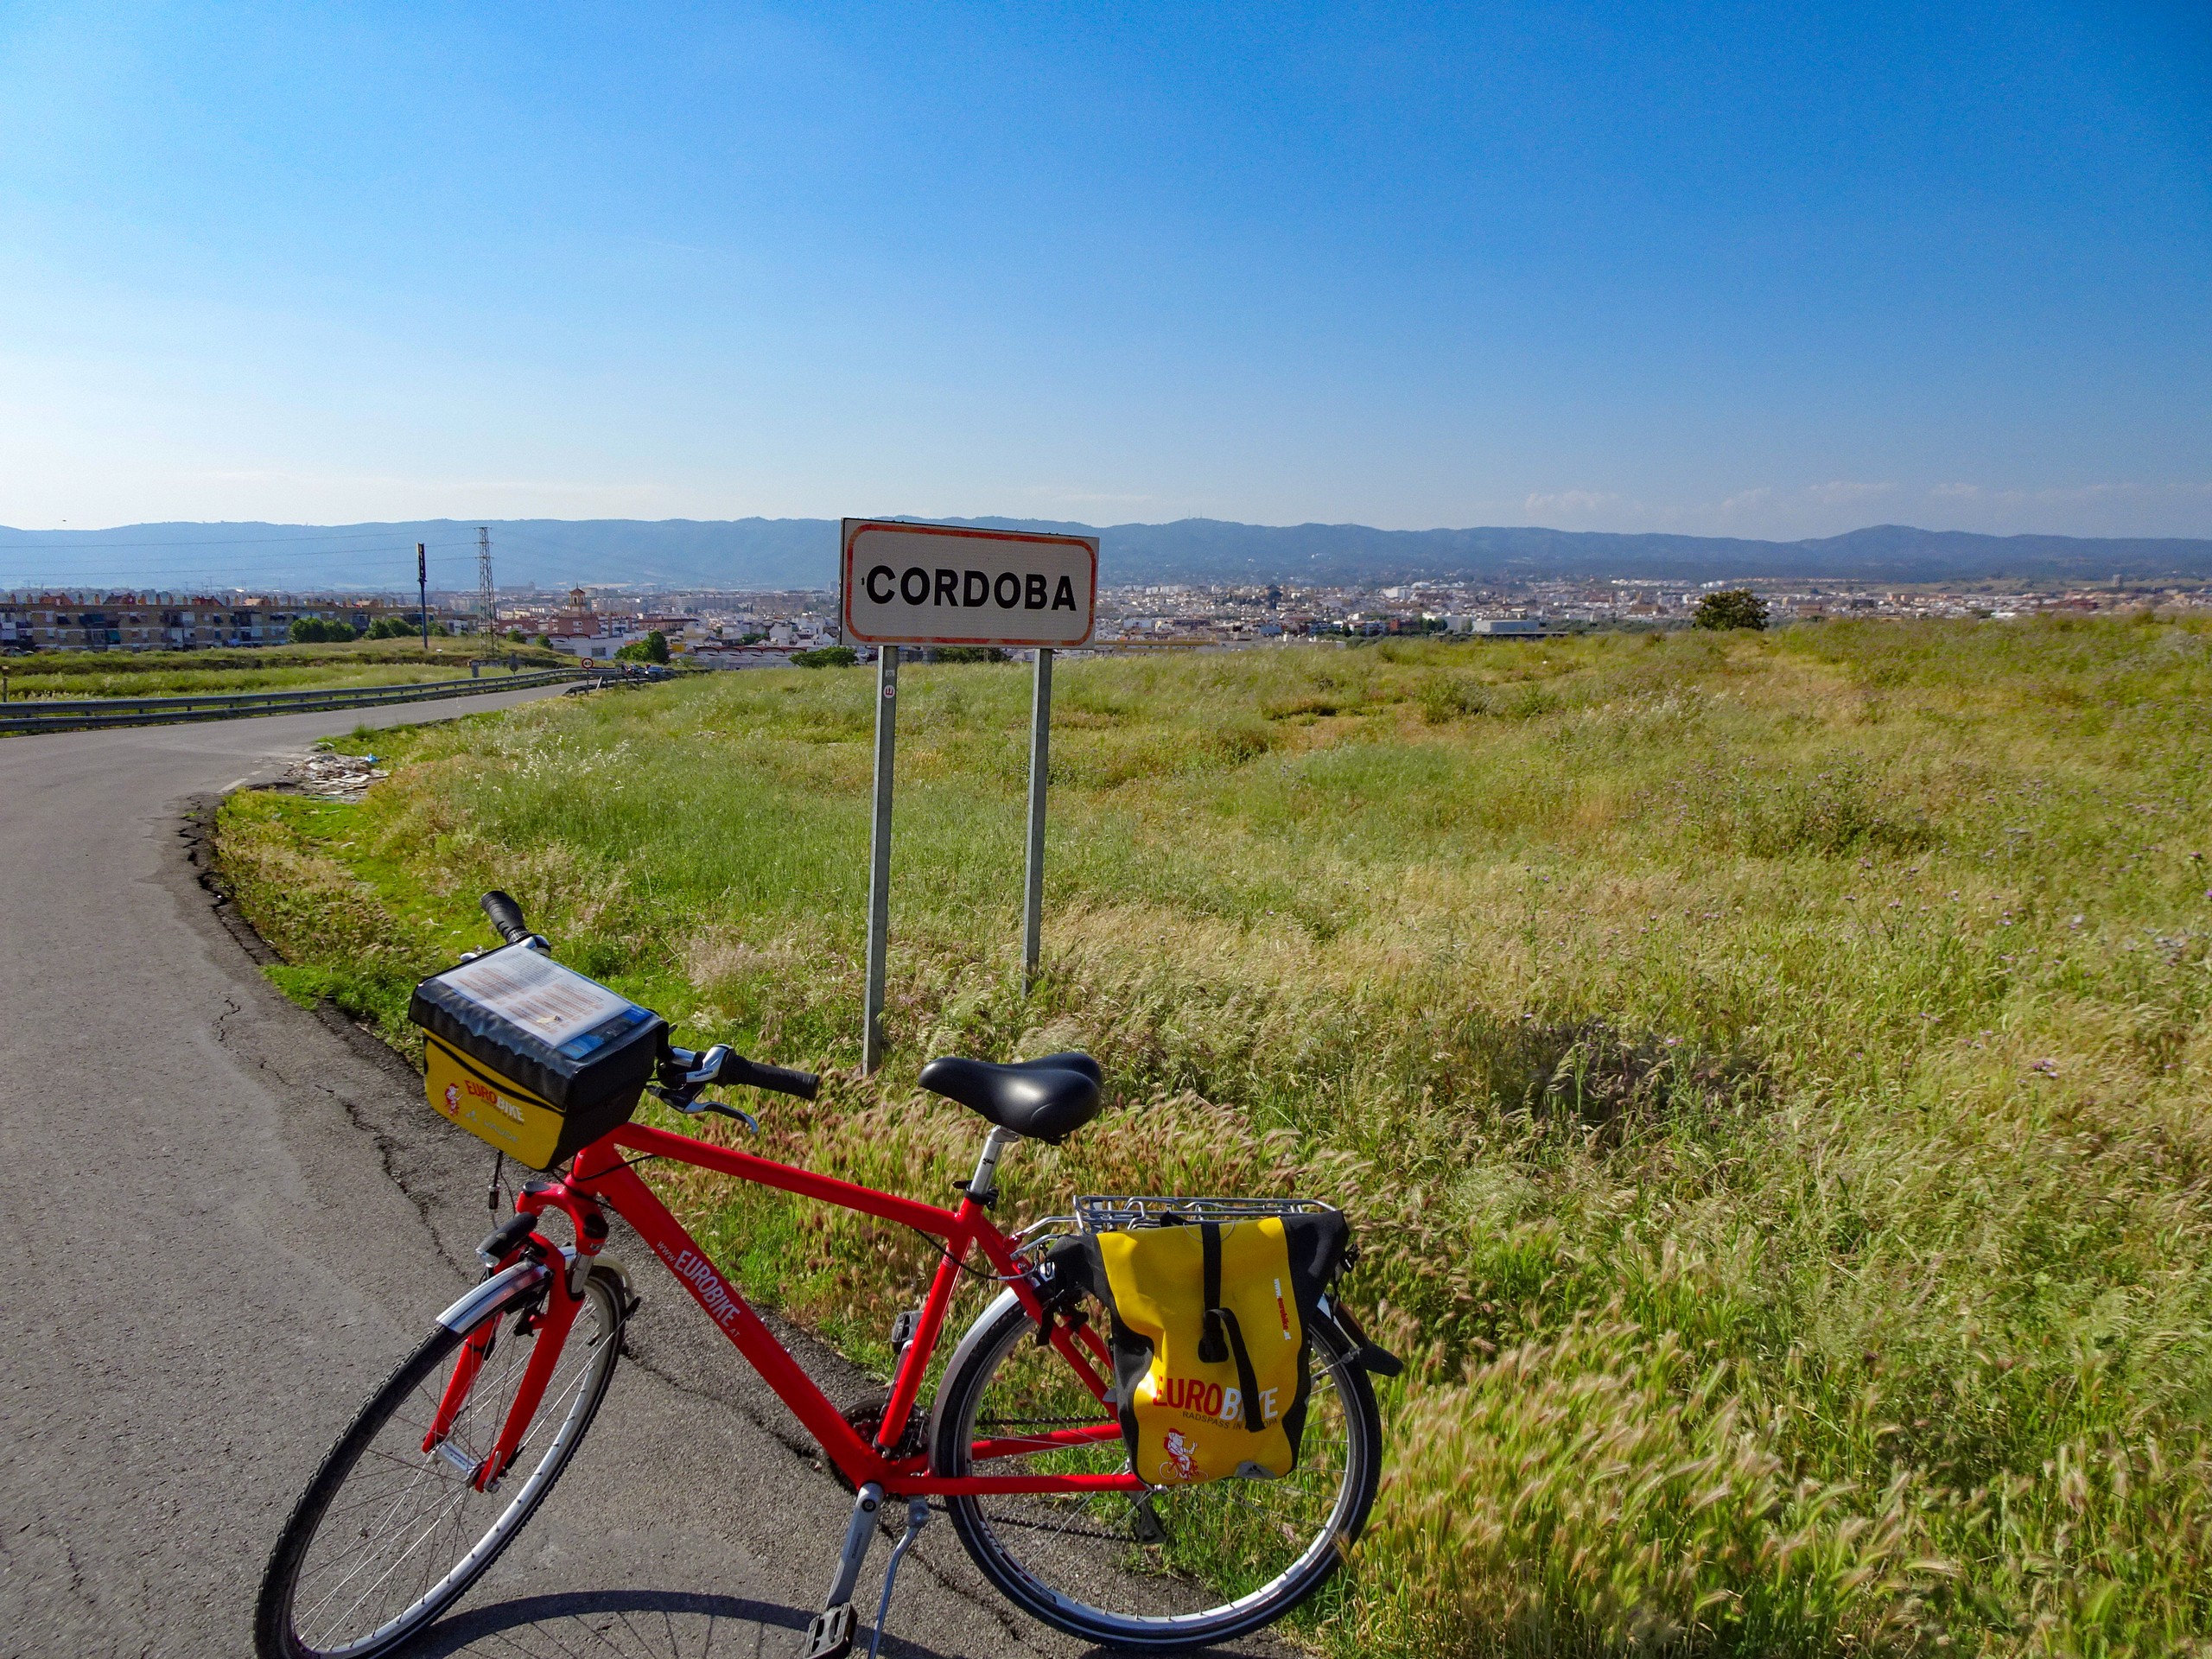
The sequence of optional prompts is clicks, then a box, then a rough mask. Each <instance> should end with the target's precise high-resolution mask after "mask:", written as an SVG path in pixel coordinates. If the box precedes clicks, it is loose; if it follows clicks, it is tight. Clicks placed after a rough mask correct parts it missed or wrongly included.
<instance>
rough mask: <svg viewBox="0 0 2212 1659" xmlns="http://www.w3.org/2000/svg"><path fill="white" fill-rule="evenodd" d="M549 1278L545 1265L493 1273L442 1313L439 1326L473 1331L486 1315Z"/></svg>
mask: <svg viewBox="0 0 2212 1659" xmlns="http://www.w3.org/2000/svg"><path fill="white" fill-rule="evenodd" d="M550 1277H552V1269H551V1268H548V1267H547V1266H546V1265H545V1264H544V1263H543V1262H516V1263H515V1264H514V1266H512V1268H507V1269H505V1271H504V1272H501V1273H495V1274H493V1275H492V1276H491V1277H490V1278H489V1279H486V1281H484V1282H483V1283H482V1284H480V1285H479V1286H477V1287H476V1288H475V1289H474V1290H472V1291H470V1292H469V1293H468V1294H467V1295H466V1296H463V1297H462V1298H461V1300H459V1301H457V1302H455V1303H454V1305H453V1306H451V1307H449V1308H448V1309H446V1311H445V1312H444V1313H441V1314H439V1315H438V1323H439V1324H440V1325H443V1326H444V1327H445V1328H446V1329H447V1330H448V1331H452V1332H468V1331H473V1330H474V1329H475V1328H476V1327H477V1325H480V1324H481V1323H482V1322H483V1319H484V1316H485V1315H486V1313H491V1312H493V1310H494V1309H495V1308H499V1307H501V1306H505V1304H506V1303H507V1302H509V1301H511V1300H513V1298H514V1297H515V1296H516V1295H517V1294H518V1293H520V1292H524V1291H530V1290H535V1289H537V1287H539V1286H540V1285H542V1284H543V1283H544V1282H545V1281H546V1280H548V1279H550Z"/></svg>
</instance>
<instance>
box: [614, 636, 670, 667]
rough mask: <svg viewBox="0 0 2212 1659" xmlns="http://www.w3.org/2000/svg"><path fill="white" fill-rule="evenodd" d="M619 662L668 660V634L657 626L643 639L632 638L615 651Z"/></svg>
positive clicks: (658, 661) (662, 661) (615, 658)
mask: <svg viewBox="0 0 2212 1659" xmlns="http://www.w3.org/2000/svg"><path fill="white" fill-rule="evenodd" d="M614 660H615V661H617V662H618V663H664V662H666V661H667V660H668V636H667V635H666V634H664V633H663V632H661V631H660V630H659V629H658V628H655V629H654V630H653V631H652V632H651V633H648V634H647V635H646V636H645V638H644V639H632V641H631V642H630V643H629V644H628V645H624V646H622V647H621V648H620V650H618V651H617V652H615V653H614Z"/></svg>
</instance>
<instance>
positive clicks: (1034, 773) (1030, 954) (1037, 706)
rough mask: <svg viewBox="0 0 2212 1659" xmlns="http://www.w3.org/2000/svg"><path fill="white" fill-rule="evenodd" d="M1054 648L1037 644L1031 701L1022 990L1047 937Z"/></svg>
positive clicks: (1033, 979) (1033, 980)
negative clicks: (1048, 784)
mask: <svg viewBox="0 0 2212 1659" xmlns="http://www.w3.org/2000/svg"><path fill="white" fill-rule="evenodd" d="M1051 771H1052V647H1051V646H1050V645H1039V646H1038V647H1037V680H1036V689H1035V690H1034V692H1033V694H1032V696H1031V698H1030V702H1029V868H1028V870H1027V876H1026V879H1025V880H1023V882H1022V884H1021V991H1022V995H1025V996H1027V995H1028V994H1029V988H1030V987H1031V986H1033V985H1034V984H1035V983H1036V982H1037V957H1038V955H1039V950H1040V949H1041V947H1042V945H1043V944H1044V938H1045V780H1046V776H1047V775H1048V774H1049V773H1050V772H1051Z"/></svg>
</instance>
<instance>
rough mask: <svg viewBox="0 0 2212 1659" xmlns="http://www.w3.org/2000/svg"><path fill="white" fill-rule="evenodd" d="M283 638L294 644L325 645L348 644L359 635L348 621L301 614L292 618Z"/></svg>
mask: <svg viewBox="0 0 2212 1659" xmlns="http://www.w3.org/2000/svg"><path fill="white" fill-rule="evenodd" d="M285 638H286V639H289V640H290V641H291V643H292V644H294V645H346V644H350V643H352V642H353V640H355V639H359V638H360V636H359V634H357V633H355V632H353V627H352V626H351V625H350V624H348V623H345V622H340V621H336V620H332V619H330V618H328V617H321V616H302V617H295V618H294V619H293V620H292V626H291V627H290V628H289V630H287V631H286V633H285Z"/></svg>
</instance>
